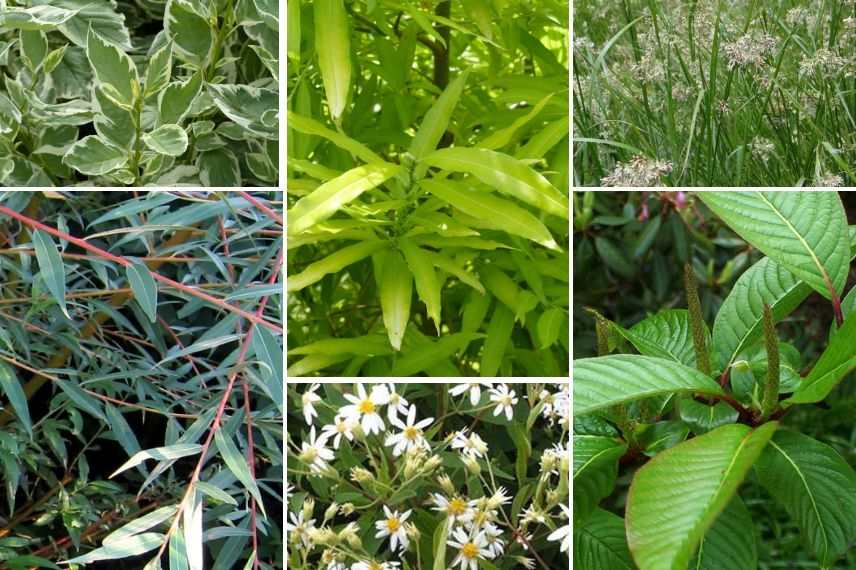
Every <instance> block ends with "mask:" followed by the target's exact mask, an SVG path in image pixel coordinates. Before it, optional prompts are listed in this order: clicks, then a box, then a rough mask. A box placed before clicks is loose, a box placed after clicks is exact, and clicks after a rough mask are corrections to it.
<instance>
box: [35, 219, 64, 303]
mask: <svg viewBox="0 0 856 570" xmlns="http://www.w3.org/2000/svg"><path fill="white" fill-rule="evenodd" d="M33 247H34V248H35V250H36V259H37V260H38V261H39V271H40V272H41V275H42V280H43V281H44V282H45V285H47V288H48V291H50V292H51V295H53V298H54V299H55V300H56V302H57V303H58V304H59V307H60V308H61V309H62V312H63V314H65V316H66V317H68V316H69V315H68V309H67V308H66V306H65V266H64V265H63V263H62V257H60V255H59V251H57V247H56V244H55V243H54V242H53V240H51V238H50V236H48V234H46V233H44V232H43V231H41V230H36V231H34V232H33ZM69 318H70V317H69Z"/></svg>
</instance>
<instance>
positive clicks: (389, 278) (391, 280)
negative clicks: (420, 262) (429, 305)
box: [375, 250, 413, 350]
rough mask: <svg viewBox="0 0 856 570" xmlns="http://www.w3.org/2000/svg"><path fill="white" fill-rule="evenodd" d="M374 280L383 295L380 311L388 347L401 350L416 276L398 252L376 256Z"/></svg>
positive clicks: (381, 296)
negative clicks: (414, 276)
mask: <svg viewBox="0 0 856 570" xmlns="http://www.w3.org/2000/svg"><path fill="white" fill-rule="evenodd" d="M375 279H376V280H377V284H378V291H379V292H380V308H381V311H382V312H383V325H384V326H385V327H386V333H387V336H388V337H389V344H391V345H392V348H394V349H395V350H401V340H402V339H403V338H404V332H405V330H406V329H407V321H408V320H410V298H411V296H412V294H413V275H412V274H411V273H410V269H409V268H408V267H407V263H406V262H405V261H404V259H403V258H402V257H401V254H400V253H398V251H396V250H392V251H389V252H386V253H385V254H384V255H378V256H375Z"/></svg>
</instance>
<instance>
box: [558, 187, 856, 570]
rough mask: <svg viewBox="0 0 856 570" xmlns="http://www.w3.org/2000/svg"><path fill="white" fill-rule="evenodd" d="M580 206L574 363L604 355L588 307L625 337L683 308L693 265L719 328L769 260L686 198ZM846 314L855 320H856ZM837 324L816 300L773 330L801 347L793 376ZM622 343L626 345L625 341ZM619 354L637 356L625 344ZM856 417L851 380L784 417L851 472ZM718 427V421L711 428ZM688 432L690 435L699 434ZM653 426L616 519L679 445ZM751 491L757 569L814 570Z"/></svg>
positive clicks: (633, 458) (771, 509) (623, 484)
mask: <svg viewBox="0 0 856 570" xmlns="http://www.w3.org/2000/svg"><path fill="white" fill-rule="evenodd" d="M839 195H840V197H841V200H842V201H843V204H844V209H845V212H846V214H847V218H848V223H849V224H851V229H852V227H853V224H854V223H856V200H854V197H856V196H854V195H853V194H851V193H847V192H840V193H839ZM573 198H574V218H573V219H574V247H575V251H574V254H575V257H574V279H575V281H574V289H575V291H574V320H575V323H574V358H575V359H576V358H585V357H592V356H596V355H597V354H598V349H597V342H596V337H595V322H594V317H593V314H592V313H591V312H590V311H589V310H588V309H594V310H596V311H597V312H599V313H601V314H602V315H604V316H605V317H607V318H608V319H610V320H613V321H615V322H617V323H619V324H620V325H621V326H623V327H625V328H628V329H629V328H631V327H632V325H634V324H636V323H638V322H640V321H642V320H643V319H645V318H646V317H648V316H651V315H654V314H656V313H658V312H660V311H663V310H669V309H686V307H687V299H686V294H685V290H684V280H683V265H684V263H690V264H691V265H692V267H693V269H694V273H695V276H696V278H697V280H698V283H699V296H700V299H701V308H702V314H703V316H704V318H705V320H706V322H707V323H708V325H712V324H713V319H714V316H715V315H716V313H717V311H718V310H719V308H720V306H721V305H722V302H723V300H724V299H725V298H726V297H727V296H728V294H729V293H730V292H731V290H732V287H733V285H734V283H735V281H736V280H737V279H738V278H739V277H740V276H741V275H742V274H743V272H744V271H745V270H746V269H748V268H749V267H750V266H751V265H752V264H753V263H755V262H756V261H758V260H759V259H761V258H762V257H763V256H762V255H761V254H760V252H758V251H757V250H755V249H754V248H753V247H752V246H750V245H748V244H746V242H744V241H743V240H742V239H740V238H739V237H738V236H737V235H736V234H734V232H732V231H731V230H730V229H728V228H727V226H725V225H724V224H723V222H722V221H721V220H720V219H719V218H718V217H717V216H714V215H713V214H712V213H711V212H710V210H709V209H707V208H706V207H705V205H704V204H702V203H701V201H700V200H699V199H698V198H697V197H696V196H693V195H692V194H689V193H685V192H585V193H583V192H580V193H575V194H574V196H573ZM854 283H856V275H854V273H853V270H852V268H851V272H850V276H849V279H848V282H847V285H846V286H845V288H844V291H845V292H849V291H851V290H852V288H853V284H854ZM851 297H853V295H851ZM844 307H845V308H844V310H845V314H847V313H846V311H852V308H851V307H850V305H849V304H846V303H845V306H844ZM849 314H850V315H851V317H850V318H852V314H853V313H852V312H850V313H849ZM833 321H834V316H833V312H832V311H831V310H830V303H829V301H828V300H826V299H824V298H823V297H822V296H821V295H820V294H818V293H812V294H811V295H810V296H809V297H808V298H807V299H806V300H805V301H803V303H802V304H801V305H800V306H799V308H797V309H796V310H795V311H793V312H792V313H791V314H790V315H789V316H788V317H787V318H785V319H784V320H782V321H780V322H777V323H776V330H777V333H778V335H779V338H780V339H781V341H782V342H783V343H789V344H791V345H792V346H793V347H794V348H795V351H791V352H783V353H782V354H783V355H785V356H783V358H784V359H786V360H789V361H793V359H794V358H795V359H796V362H798V363H801V365H799V367H798V368H797V369H796V370H795V372H796V373H798V374H803V375H805V374H806V373H807V372H808V370H809V369H810V367H811V365H812V364H813V363H815V362H816V361H817V358H818V356H819V355H820V353H821V351H822V350H823V349H824V348H825V347H826V346H827V345H828V343H829V335H830V327H831V326H832V325H833ZM615 342H616V343H618V344H622V341H620V340H618V339H615ZM785 350H786V349H783V351H785ZM621 351H622V352H634V351H633V349H632V347H630V345H628V344H624V345H623V349H622V350H621ZM708 409H710V410H713V408H712V407H708ZM720 411H721V410H720ZM854 413H856V397H854V391H853V374H851V375H850V377H849V380H848V379H844V380H843V381H842V383H841V384H840V385H839V386H838V387H837V388H836V389H834V390H833V392H832V393H831V394H830V395H829V396H828V397H827V398H826V399H825V401H824V402H821V403H819V404H816V405H813V406H797V407H794V408H793V409H792V411H790V412H789V413H788V414H787V415H786V416H785V417H783V418H781V423H782V427H780V430H781V431H784V430H793V431H796V432H801V433H803V434H806V435H809V436H811V437H813V438H815V439H817V440H818V441H821V442H823V443H826V444H829V445H831V446H832V447H834V449H835V450H836V451H837V452H838V453H839V454H840V455H841V457H843V458H844V459H845V460H846V461H847V462H848V463H849V464H850V465H851V466H856V452H854V449H856V430H854V427H853V417H854ZM711 414H713V412H711ZM735 415H736V414H735ZM660 419H661V420H663V421H664V424H663V426H665V424H666V423H669V421H671V420H675V419H679V418H677V416H676V415H664V416H663V417H662V418H660ZM713 420H714V418H713V415H711V419H710V421H713ZM702 423H704V422H702ZM691 425H692V429H693V430H696V429H698V426H697V425H695V424H691ZM699 425H701V424H699ZM653 426H654V424H646V425H643V424H639V425H638V426H637V428H638V434H639V437H640V439H639V441H640V442H641V443H640V445H642V446H643V447H644V446H645V445H652V447H651V448H650V450H649V452H639V453H636V452H634V453H628V455H627V456H626V457H623V458H622V459H621V461H620V463H619V472H618V479H617V486H616V489H615V491H614V492H613V493H611V494H610V495H609V497H608V498H607V499H606V500H605V501H604V502H603V503H602V506H605V508H607V509H608V510H610V511H611V512H614V513H618V514H622V515H623V513H624V508H625V502H626V499H627V492H628V488H629V485H630V483H631V481H632V479H633V476H634V474H635V473H636V472H637V471H638V469H639V467H640V466H641V465H644V464H645V463H646V462H647V460H648V459H649V456H651V455H653V454H654V453H657V452H658V451H659V450H660V449H658V448H657V444H656V442H657V438H658V437H661V436H662V437H663V440H662V441H661V442H660V443H661V444H663V445H665V446H666V447H669V446H671V445H673V444H674V443H676V441H675V440H671V442H669V440H668V438H667V437H666V435H665V434H666V431H667V430H665V428H664V427H663V426H661V427H660V428H654V427H653ZM575 428H576V430H577V431H576V433H591V431H590V430H592V429H595V430H597V429H606V431H602V432H601V433H602V434H608V433H613V435H615V433H617V432H610V431H609V429H608V426H603V425H601V426H598V425H593V424H590V423H588V422H578V423H577V424H576V426H575ZM658 430H663V431H658ZM747 483H748V484H746V485H744V486H743V487H742V488H741V492H740V495H741V497H742V498H743V500H744V502H745V504H746V506H747V507H748V509H749V514H750V516H751V520H752V521H754V524H755V525H756V529H757V533H758V538H759V541H758V560H759V564H760V566H759V567H761V568H765V569H766V568H785V567H787V568H792V567H816V566H817V562H816V557H815V555H814V554H813V553H812V552H811V550H810V549H809V548H808V547H807V546H806V543H805V540H804V539H803V537H801V535H800V531H799V528H798V527H797V524H796V523H795V522H794V519H793V518H792V517H790V516H789V515H788V514H787V512H786V511H785V509H784V508H782V507H781V505H780V503H777V502H775V501H774V500H772V498H771V496H770V494H769V493H768V492H767V491H766V490H764V488H763V487H762V486H760V485H758V484H757V478H756V477H755V476H754V475H750V477H748V478H747ZM854 564H856V559H854V557H853V554H852V552H848V553H847V554H846V555H845V556H844V558H842V559H841V560H838V561H837V562H836V563H835V564H834V565H833V566H831V567H834V568H852V567H853V566H854Z"/></svg>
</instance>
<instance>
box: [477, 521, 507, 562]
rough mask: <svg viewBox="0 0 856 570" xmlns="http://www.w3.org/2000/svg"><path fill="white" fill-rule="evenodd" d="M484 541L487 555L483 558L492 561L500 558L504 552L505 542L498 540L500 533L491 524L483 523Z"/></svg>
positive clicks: (497, 528)
mask: <svg viewBox="0 0 856 570" xmlns="http://www.w3.org/2000/svg"><path fill="white" fill-rule="evenodd" d="M482 530H483V531H484V536H485V540H486V541H487V553H486V554H485V556H486V557H487V558H490V559H491V560H493V559H494V558H498V557H499V556H502V554H503V553H504V552H505V542H504V541H503V540H502V539H501V538H499V537H500V536H502V531H501V530H500V529H499V527H498V526H496V525H495V524H493V523H490V522H488V523H485V524H484V526H483V527H482Z"/></svg>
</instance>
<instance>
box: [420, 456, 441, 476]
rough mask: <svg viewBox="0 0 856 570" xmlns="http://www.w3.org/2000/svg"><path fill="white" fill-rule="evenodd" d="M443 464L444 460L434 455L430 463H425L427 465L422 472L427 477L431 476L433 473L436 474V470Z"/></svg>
mask: <svg viewBox="0 0 856 570" xmlns="http://www.w3.org/2000/svg"><path fill="white" fill-rule="evenodd" d="M442 463H443V460H442V459H440V458H439V457H438V456H436V455H432V456H431V457H429V458H428V461H426V462H425V465H424V466H423V467H422V470H423V472H424V473H425V474H426V475H430V474H431V473H433V472H434V470H436V469H437V468H438V467H440V465H441V464H442Z"/></svg>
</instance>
